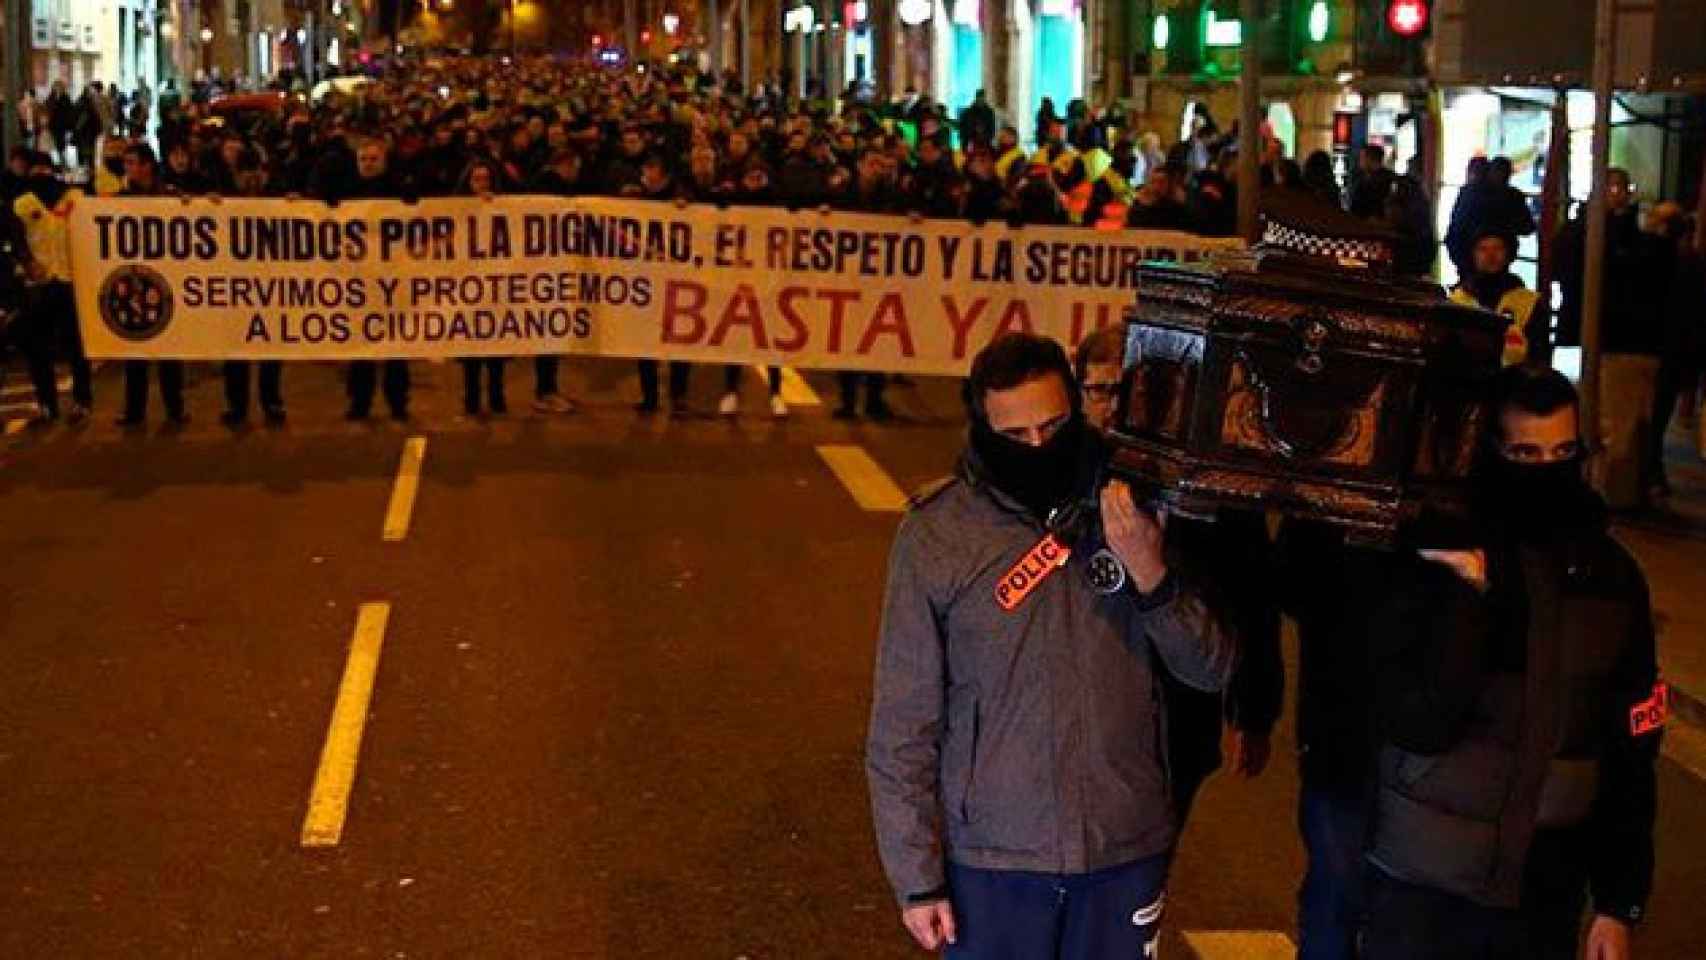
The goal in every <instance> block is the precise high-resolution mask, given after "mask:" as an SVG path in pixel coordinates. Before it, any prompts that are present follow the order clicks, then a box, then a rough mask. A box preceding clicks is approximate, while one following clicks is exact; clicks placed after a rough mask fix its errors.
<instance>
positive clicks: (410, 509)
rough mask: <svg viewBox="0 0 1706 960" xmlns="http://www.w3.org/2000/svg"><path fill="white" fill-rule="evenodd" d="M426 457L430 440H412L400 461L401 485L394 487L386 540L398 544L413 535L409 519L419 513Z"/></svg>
mask: <svg viewBox="0 0 1706 960" xmlns="http://www.w3.org/2000/svg"><path fill="white" fill-rule="evenodd" d="M425 458H426V437H410V438H409V439H408V442H406V443H404V444H403V456H402V459H400V460H399V461H398V462H397V482H396V484H395V485H394V486H393V487H392V488H391V505H390V506H389V507H387V508H386V510H385V528H384V538H385V542H386V543H396V542H398V541H400V540H402V539H403V538H404V537H406V536H408V535H409V520H410V518H411V517H412V516H413V515H414V512H415V493H416V491H417V490H419V489H420V484H421V461H422V460H423V459H425Z"/></svg>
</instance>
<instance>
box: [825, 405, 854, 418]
mask: <svg viewBox="0 0 1706 960" xmlns="http://www.w3.org/2000/svg"><path fill="white" fill-rule="evenodd" d="M830 416H832V417H834V418H835V419H837V420H857V419H859V411H858V410H857V409H856V408H854V407H851V406H848V405H847V404H842V405H841V406H839V407H836V408H835V412H834V413H832V414H830Z"/></svg>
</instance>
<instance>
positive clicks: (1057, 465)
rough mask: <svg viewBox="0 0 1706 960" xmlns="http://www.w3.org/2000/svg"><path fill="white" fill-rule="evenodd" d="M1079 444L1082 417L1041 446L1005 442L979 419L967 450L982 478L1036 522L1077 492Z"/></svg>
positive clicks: (1072, 419)
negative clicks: (1025, 510) (982, 473)
mask: <svg viewBox="0 0 1706 960" xmlns="http://www.w3.org/2000/svg"><path fill="white" fill-rule="evenodd" d="M1083 442H1084V415H1083V414H1081V413H1074V414H1073V415H1072V418H1071V419H1070V420H1068V421H1066V423H1065V424H1063V425H1062V426H1061V428H1060V429H1059V430H1057V431H1055V434H1054V436H1052V437H1050V438H1049V439H1048V442H1046V443H1044V444H1043V445H1042V446H1040V447H1033V446H1031V445H1029V444H1025V443H1020V442H1019V441H1017V440H1009V439H1007V438H1006V437H1004V436H1002V435H1001V434H999V433H996V432H995V431H994V430H993V429H991V428H990V426H989V424H987V423H985V422H983V421H982V420H981V419H980V420H976V421H974V422H973V424H972V428H971V447H972V452H973V453H975V454H976V455H977V462H978V463H979V465H981V466H982V467H983V471H984V473H985V475H986V478H987V479H988V480H989V482H990V483H991V484H993V485H994V486H995V487H996V488H997V489H999V490H1000V491H1001V492H1002V493H1005V494H1007V495H1008V496H1010V497H1012V498H1013V499H1015V500H1017V501H1019V503H1020V504H1021V505H1023V506H1024V507H1025V509H1027V510H1029V511H1030V512H1031V513H1032V514H1033V515H1034V516H1035V517H1036V518H1037V519H1039V520H1047V519H1048V515H1049V512H1050V511H1051V510H1053V509H1054V508H1055V507H1057V506H1059V505H1060V504H1061V503H1063V502H1065V501H1066V500H1067V499H1068V498H1070V497H1071V496H1072V494H1073V493H1074V492H1075V491H1076V490H1077V488H1078V480H1079V477H1078V473H1079V466H1080V459H1081V454H1082V452H1083V445H1084V443H1083Z"/></svg>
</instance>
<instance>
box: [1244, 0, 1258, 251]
mask: <svg viewBox="0 0 1706 960" xmlns="http://www.w3.org/2000/svg"><path fill="white" fill-rule="evenodd" d="M1261 7H1262V4H1261V2H1260V0H1249V2H1247V3H1245V4H1244V21H1243V23H1244V25H1243V37H1242V40H1243V44H1242V46H1241V47H1240V49H1239V53H1238V108H1239V110H1238V235H1239V236H1241V237H1243V238H1244V239H1245V240H1246V241H1249V242H1251V243H1254V242H1255V241H1256V209H1257V202H1258V200H1259V199H1260V197H1259V194H1260V192H1261V189H1262V168H1261V162H1262V158H1261V149H1262V133H1261V126H1262V55H1261V42H1260V36H1259V34H1260V33H1261V22H1262V9H1261Z"/></svg>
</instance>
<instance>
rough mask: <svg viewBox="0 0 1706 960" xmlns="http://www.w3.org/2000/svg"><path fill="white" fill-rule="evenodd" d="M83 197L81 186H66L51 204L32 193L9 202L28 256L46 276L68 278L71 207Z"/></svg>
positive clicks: (66, 279)
mask: <svg viewBox="0 0 1706 960" xmlns="http://www.w3.org/2000/svg"><path fill="white" fill-rule="evenodd" d="M82 198H83V191H81V190H67V191H65V196H63V197H60V198H59V202H58V203H56V204H54V205H53V206H52V207H51V208H50V207H48V206H47V205H46V204H43V203H42V202H41V198H39V197H37V196H36V195H35V194H33V193H26V194H24V195H23V196H21V197H19V198H18V199H17V201H16V202H14V203H13V204H12V209H13V211H15V212H16V213H17V214H18V219H19V220H21V221H22V222H23V224H24V237H25V239H26V240H27V241H28V243H29V245H30V256H31V257H34V258H35V261H36V262H37V263H39V264H41V267H42V270H43V271H44V272H45V273H46V274H47V278H48V279H49V280H64V281H67V282H69V281H70V280H71V208H73V207H75V206H76V205H77V201H78V200H81V199H82Z"/></svg>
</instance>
